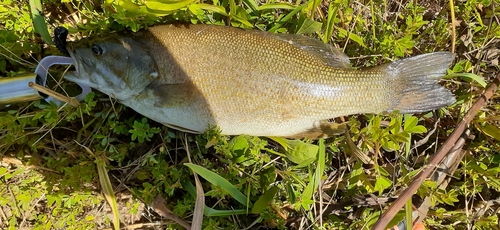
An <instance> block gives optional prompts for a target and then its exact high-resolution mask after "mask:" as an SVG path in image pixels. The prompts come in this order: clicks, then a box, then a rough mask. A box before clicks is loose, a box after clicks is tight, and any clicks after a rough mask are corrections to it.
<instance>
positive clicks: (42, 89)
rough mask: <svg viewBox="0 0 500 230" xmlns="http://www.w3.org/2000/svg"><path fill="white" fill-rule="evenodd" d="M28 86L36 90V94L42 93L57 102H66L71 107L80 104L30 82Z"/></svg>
mask: <svg viewBox="0 0 500 230" xmlns="http://www.w3.org/2000/svg"><path fill="white" fill-rule="evenodd" d="M28 86H29V87H31V88H33V89H34V90H36V91H38V92H42V93H44V94H47V95H49V96H51V97H53V98H55V99H57V100H59V101H62V102H66V103H68V104H70V105H71V106H73V107H78V106H79V105H80V103H78V101H77V100H76V99H75V98H74V97H66V96H64V95H62V94H60V93H57V92H54V91H52V90H50V89H47V88H45V87H43V86H41V85H39V84H37V83H34V82H30V83H28Z"/></svg>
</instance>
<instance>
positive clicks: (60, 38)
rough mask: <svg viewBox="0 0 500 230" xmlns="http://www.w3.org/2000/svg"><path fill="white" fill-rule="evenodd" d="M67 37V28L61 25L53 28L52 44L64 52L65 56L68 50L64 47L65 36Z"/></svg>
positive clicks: (67, 54)
mask: <svg viewBox="0 0 500 230" xmlns="http://www.w3.org/2000/svg"><path fill="white" fill-rule="evenodd" d="M67 37H68V30H67V29H66V28H64V27H62V26H59V27H56V28H55V29H54V38H53V39H52V40H53V41H54V44H55V45H56V47H57V49H58V50H59V51H61V52H62V53H64V54H65V55H66V56H69V52H68V50H67V49H66V38H67Z"/></svg>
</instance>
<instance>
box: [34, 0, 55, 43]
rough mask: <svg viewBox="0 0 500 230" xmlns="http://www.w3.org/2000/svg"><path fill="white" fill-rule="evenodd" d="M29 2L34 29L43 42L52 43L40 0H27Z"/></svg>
mask: <svg viewBox="0 0 500 230" xmlns="http://www.w3.org/2000/svg"><path fill="white" fill-rule="evenodd" d="M29 4H30V10H31V19H32V20H33V27H34V28H35V31H36V32H37V33H38V34H40V36H41V37H42V39H43V41H44V42H45V43H47V44H52V37H51V36H50V33H49V30H48V29H47V24H46V23H45V18H44V17H43V8H42V2H41V1H40V0H29Z"/></svg>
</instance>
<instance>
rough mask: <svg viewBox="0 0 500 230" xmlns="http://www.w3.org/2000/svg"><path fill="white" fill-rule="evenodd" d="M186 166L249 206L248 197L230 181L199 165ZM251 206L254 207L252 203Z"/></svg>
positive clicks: (188, 164) (189, 164)
mask: <svg viewBox="0 0 500 230" xmlns="http://www.w3.org/2000/svg"><path fill="white" fill-rule="evenodd" d="M184 165H186V166H187V167H189V168H190V169H191V170H193V172H196V173H197V174H198V175H200V176H201V177H203V178H204V179H205V180H207V181H208V182H210V183H211V184H213V185H215V186H219V187H220V188H221V189H223V190H224V191H225V192H227V193H228V194H229V195H230V196H232V197H233V198H234V199H235V200H236V201H238V202H240V203H241V204H243V205H245V206H246V205H247V197H246V196H245V195H243V193H241V192H240V191H239V190H238V189H237V188H236V187H234V185H232V184H231V183H229V181H227V180H226V179H224V178H223V177H221V176H219V175H218V174H216V173H214V172H212V171H210V170H208V169H206V168H204V167H201V166H199V165H195V164H192V163H185V164H184ZM249 206H252V203H250V204H249Z"/></svg>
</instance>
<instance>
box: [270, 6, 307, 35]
mask: <svg viewBox="0 0 500 230" xmlns="http://www.w3.org/2000/svg"><path fill="white" fill-rule="evenodd" d="M306 6H307V3H304V4H302V5H300V6H298V7H297V8H295V9H294V10H292V12H290V13H288V14H287V15H286V16H285V17H283V18H282V19H281V20H279V21H277V22H276V25H274V26H273V27H272V28H271V29H270V30H269V32H271V33H274V32H276V30H278V29H279V28H280V27H281V26H282V25H283V24H285V23H287V22H288V21H290V19H292V17H293V16H294V15H296V14H297V13H299V12H300V11H301V10H302V9H304V7H306Z"/></svg>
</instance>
